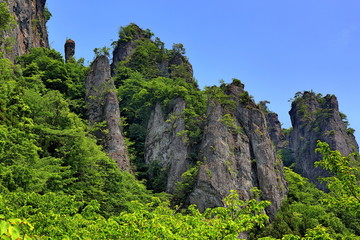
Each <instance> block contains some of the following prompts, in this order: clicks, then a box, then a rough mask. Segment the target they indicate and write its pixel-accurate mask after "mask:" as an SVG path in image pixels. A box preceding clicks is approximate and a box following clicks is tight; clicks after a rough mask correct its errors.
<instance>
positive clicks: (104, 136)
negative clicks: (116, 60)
mask: <svg viewBox="0 0 360 240" xmlns="http://www.w3.org/2000/svg"><path fill="white" fill-rule="evenodd" d="M85 87H86V105H87V108H88V113H89V122H90V124H91V125H95V124H101V125H102V124H104V125H105V126H103V127H101V129H100V130H98V131H97V132H96V134H95V135H96V137H97V138H98V139H100V141H101V143H102V145H103V146H104V149H105V151H106V152H107V153H108V154H109V156H110V157H111V158H113V159H114V160H115V161H116V162H117V164H118V166H119V168H120V169H122V170H126V171H129V172H130V171H131V168H130V160H129V156H128V153H127V149H126V145H125V142H124V138H123V136H122V134H121V130H120V110H119V103H118V100H117V95H116V92H115V86H114V82H113V80H112V78H111V76H110V64H109V59H108V58H107V57H106V56H100V57H97V58H96V59H95V61H94V62H93V63H92V64H91V71H90V73H89V75H88V76H87V78H86V82H85Z"/></svg>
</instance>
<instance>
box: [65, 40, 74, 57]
mask: <svg viewBox="0 0 360 240" xmlns="http://www.w3.org/2000/svg"><path fill="white" fill-rule="evenodd" d="M64 49H65V62H68V61H69V60H70V59H72V58H73V57H74V55H75V42H74V41H73V40H71V39H68V40H66V42H65V45H64Z"/></svg>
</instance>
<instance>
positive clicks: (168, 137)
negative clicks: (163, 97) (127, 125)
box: [145, 98, 190, 193]
mask: <svg viewBox="0 0 360 240" xmlns="http://www.w3.org/2000/svg"><path fill="white" fill-rule="evenodd" d="M184 109H185V101H184V100H183V99H180V98H178V99H175V101H174V103H173V107H172V110H171V112H170V114H168V115H167V116H165V114H164V112H163V110H162V109H161V106H160V104H156V106H155V109H154V110H153V111H152V113H151V115H150V119H149V124H148V129H147V135H146V141H145V161H146V163H148V164H151V163H153V164H154V163H157V164H159V165H160V166H162V168H165V169H166V170H165V171H166V174H167V179H166V187H165V190H166V192H168V193H174V192H175V185H176V183H177V182H179V181H180V180H181V174H182V173H184V172H185V171H186V170H187V169H188V167H189V164H190V162H189V160H188V157H189V146H188V144H187V143H186V142H185V141H184V139H183V137H182V136H179V134H178V133H180V132H181V131H184V130H185V122H184V119H183V117H182V116H181V114H182V111H183V110H184Z"/></svg>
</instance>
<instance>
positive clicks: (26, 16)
mask: <svg viewBox="0 0 360 240" xmlns="http://www.w3.org/2000/svg"><path fill="white" fill-rule="evenodd" d="M8 3H9V11H10V12H11V13H12V14H13V16H14V17H15V21H16V23H17V24H16V26H15V27H14V28H13V29H12V30H9V31H8V32H6V33H5V34H4V37H10V38H11V39H13V40H14V43H13V44H12V49H11V51H10V52H5V57H7V58H9V59H10V60H14V59H15V58H16V57H17V56H21V55H23V54H25V53H27V52H28V51H29V50H30V48H34V47H49V42H48V34H47V30H46V19H45V17H44V9H45V3H46V0H32V1H30V0H10V1H8Z"/></svg>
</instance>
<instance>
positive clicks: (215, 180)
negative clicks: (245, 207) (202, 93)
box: [190, 84, 287, 217]
mask: <svg viewBox="0 0 360 240" xmlns="http://www.w3.org/2000/svg"><path fill="white" fill-rule="evenodd" d="M243 93H245V91H244V89H243V85H241V84H240V85H239V84H230V85H228V86H227V94H229V95H230V96H232V97H233V99H234V101H235V102H236V108H235V109H234V110H233V111H232V112H229V110H226V109H224V107H222V106H221V105H220V104H219V103H217V102H216V101H211V102H210V103H209V106H208V112H207V116H208V117H207V119H208V120H207V126H206V128H205V132H204V137H203V141H202V145H201V148H200V149H201V151H200V152H201V155H202V158H203V161H204V163H203V164H202V165H201V166H200V170H199V175H198V178H197V183H196V186H195V188H194V191H193V193H192V194H191V195H190V202H191V203H194V204H197V205H198V206H199V207H200V209H201V210H203V209H205V208H207V207H215V206H221V205H222V201H221V200H222V199H223V198H224V197H225V196H226V195H227V194H229V191H230V190H231V189H234V190H236V191H237V192H238V193H239V195H240V197H241V198H242V199H245V200H247V199H249V198H250V197H251V193H250V189H251V188H253V187H257V188H259V189H260V190H261V191H262V199H264V200H269V201H270V202H271V203H272V204H271V205H270V206H269V207H268V208H267V212H268V214H269V215H270V217H274V216H275V213H276V211H277V209H278V208H279V207H280V204H281V201H282V199H283V197H284V196H285V195H286V193H287V186H286V182H285V180H284V177H283V174H282V163H281V161H280V160H279V159H277V158H276V152H275V148H274V147H273V144H272V142H271V140H270V137H269V134H268V132H267V124H266V119H265V116H264V113H263V112H262V111H261V110H260V109H259V108H258V107H257V106H256V104H255V103H254V102H253V101H252V100H250V101H247V102H244V101H243V100H240V99H239V96H241V95H242V94H243ZM225 114H230V115H231V116H232V117H233V120H234V121H233V123H232V124H231V125H232V126H229V123H227V124H225V121H222V119H223V117H224V115H225ZM228 116H229V115H228Z"/></svg>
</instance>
